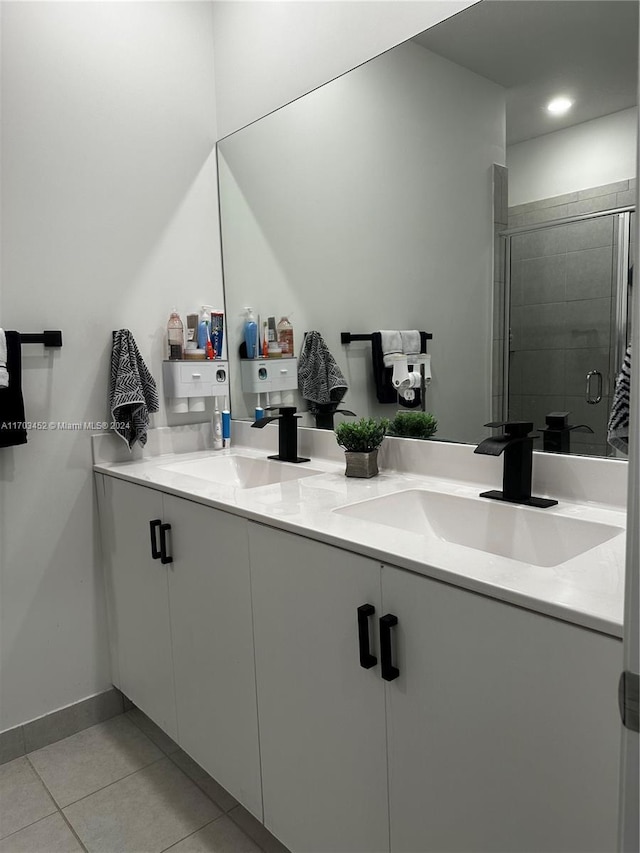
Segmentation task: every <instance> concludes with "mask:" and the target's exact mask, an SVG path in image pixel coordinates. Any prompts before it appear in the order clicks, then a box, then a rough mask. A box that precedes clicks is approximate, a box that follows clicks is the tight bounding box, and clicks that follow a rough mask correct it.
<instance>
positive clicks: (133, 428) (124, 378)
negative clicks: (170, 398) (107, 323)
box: [109, 329, 158, 450]
mask: <svg viewBox="0 0 640 853" xmlns="http://www.w3.org/2000/svg"><path fill="white" fill-rule="evenodd" d="M109 409H110V411H111V419H112V428H113V429H114V430H115V432H116V433H117V435H119V436H120V438H121V439H122V440H123V441H126V442H127V445H128V446H129V450H131V448H132V447H133V445H134V444H135V443H136V441H138V442H139V443H140V444H141V446H142V447H144V445H145V444H146V443H147V429H148V428H149V414H150V413H152V412H157V411H158V389H157V388H156V383H155V382H154V379H153V376H152V375H151V374H150V373H149V371H148V369H147V365H146V364H145V363H144V361H143V360H142V356H141V355H140V353H139V352H138V347H137V346H136V342H135V341H134V339H133V335H132V334H131V332H130V331H129V330H128V329H120V331H119V332H114V333H113V349H112V350H111V377H110V381H109Z"/></svg>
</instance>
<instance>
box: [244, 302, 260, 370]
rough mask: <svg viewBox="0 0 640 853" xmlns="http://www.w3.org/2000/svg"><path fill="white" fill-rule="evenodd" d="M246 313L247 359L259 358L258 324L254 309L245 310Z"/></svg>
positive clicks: (245, 337) (245, 340)
mask: <svg viewBox="0 0 640 853" xmlns="http://www.w3.org/2000/svg"><path fill="white" fill-rule="evenodd" d="M245 311H246V312H247V319H246V320H245V323H244V342H245V344H246V345H247V358H258V324H257V323H256V318H255V317H254V316H253V308H245Z"/></svg>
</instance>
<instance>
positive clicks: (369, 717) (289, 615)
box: [249, 524, 389, 853]
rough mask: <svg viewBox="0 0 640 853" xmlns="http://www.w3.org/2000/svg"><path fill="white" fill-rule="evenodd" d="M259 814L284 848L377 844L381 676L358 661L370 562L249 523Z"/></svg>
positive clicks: (304, 852)
mask: <svg viewBox="0 0 640 853" xmlns="http://www.w3.org/2000/svg"><path fill="white" fill-rule="evenodd" d="M249 530H250V536H249V541H250V553H251V584H252V592H253V608H254V626H255V644H256V675H257V685H258V710H259V726H260V751H261V758H262V786H263V801H264V823H265V826H266V827H267V828H268V829H270V830H271V832H273V833H274V835H276V836H277V837H278V838H279V839H280V840H281V841H282V842H283V843H284V844H285V845H286V846H287V847H289V849H290V850H292V851H293V853H345V851H349V853H379V851H384V850H388V846H389V835H388V804H387V780H386V742H385V708H384V685H383V682H382V681H381V679H380V667H379V663H378V665H376V666H374V667H372V668H370V669H364V668H363V667H361V666H360V658H359V645H358V622H357V616H358V612H357V611H358V607H359V606H360V605H363V604H371V605H373V606H374V607H375V610H376V614H375V616H371V617H369V622H370V623H371V624H370V626H369V627H370V631H369V634H370V637H371V651H372V654H373V655H375V656H377V657H379V651H378V648H377V640H376V636H377V631H376V630H375V627H374V623H376V622H377V617H378V615H379V613H380V566H379V564H378V563H376V562H374V561H373V560H368V559H365V558H364V557H359V556H357V555H355V554H349V553H348V552H345V551H341V550H339V549H337V548H333V547H330V546H328V545H322V544H320V543H318V542H313V541H311V540H308V539H303V538H301V537H298V536H294V535H291V534H289V533H282V532H279V531H275V530H272V529H269V528H267V527H262V526H260V525H258V524H250V525H249Z"/></svg>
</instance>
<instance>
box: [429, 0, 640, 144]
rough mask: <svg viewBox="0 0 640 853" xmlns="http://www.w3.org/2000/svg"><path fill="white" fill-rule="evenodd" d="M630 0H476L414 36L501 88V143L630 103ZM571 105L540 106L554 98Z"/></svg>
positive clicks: (633, 80)
mask: <svg viewBox="0 0 640 853" xmlns="http://www.w3.org/2000/svg"><path fill="white" fill-rule="evenodd" d="M638 5H639V4H638V2H637V0H482V2H480V3H477V4H476V5H475V6H471V7H470V8H468V9H465V10H464V11H462V12H459V13H458V14H457V15H455V16H454V17H452V18H449V19H448V20H446V21H443V22H442V23H441V24H438V25H436V26H435V27H432V28H431V29H430V30H427V31H426V32H424V33H422V34H421V35H419V36H416V38H415V39H414V41H416V42H418V43H419V44H421V45H423V46H424V47H426V48H428V49H429V50H432V51H433V52H434V53H437V54H440V55H441V56H444V57H446V58H447V59H450V60H451V61H452V62H456V63H458V64H459V65H462V66H464V67H465V68H468V69H469V70H470V71H474V72H475V73H476V74H480V75H481V76H482V77H487V78H488V79H489V80H493V81H494V82H495V83H499V84H500V85H502V86H504V87H505V88H506V89H507V145H513V144H514V143H516V142H522V141H523V140H525V139H531V138H533V137H535V136H542V135H543V134H545V133H551V132H553V131H555V130H560V129H561V128H564V127H570V126H571V125H574V124H579V123H580V122H583V121H588V120H589V119H593V118H598V117H599V116H603V115H608V114H609V113H614V112H617V111H618V110H624V109H627V108H628V107H632V106H634V105H635V104H637V80H638ZM559 94H563V95H568V96H569V97H571V98H572V99H573V100H574V101H575V103H574V106H573V107H572V109H571V110H570V111H569V113H567V114H566V115H565V116H551V115H550V114H549V113H548V112H547V110H546V109H545V107H546V104H547V103H548V102H549V101H550V100H551V98H552V97H553V96H554V95H559Z"/></svg>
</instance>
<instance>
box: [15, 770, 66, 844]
mask: <svg viewBox="0 0 640 853" xmlns="http://www.w3.org/2000/svg"><path fill="white" fill-rule="evenodd" d="M20 757H22V756H20ZM59 811H60V809H59V808H56V810H55V812H51V814H46V815H44V816H43V817H39V818H38V819H37V820H32V821H31V823H28V824H27V825H26V826H21V827H20V829H14V830H13V832H10V833H9V834H8V835H1V836H0V842H5V841H7V839H9V838H12V837H13V836H14V835H17V834H18V833H19V832H22V830H23V829H29V828H30V827H32V826H35V825H36V824H37V823H40V822H41V821H43V820H47V818H50V817H53V816H54V815H55V814H57V813H58V812H59Z"/></svg>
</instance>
